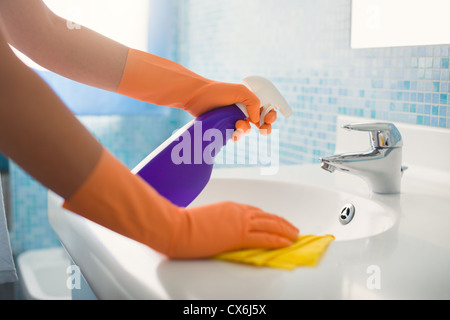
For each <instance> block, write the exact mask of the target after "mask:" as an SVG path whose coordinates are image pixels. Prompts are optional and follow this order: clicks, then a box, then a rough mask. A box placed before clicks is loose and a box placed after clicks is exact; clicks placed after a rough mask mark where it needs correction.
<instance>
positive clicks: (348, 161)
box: [320, 122, 406, 193]
mask: <svg viewBox="0 0 450 320" xmlns="http://www.w3.org/2000/svg"><path fill="white" fill-rule="evenodd" d="M343 128H345V129H348V130H357V131H367V132H369V136H370V144H371V148H370V149H369V150H368V151H366V152H359V153H342V154H337V155H333V156H330V157H325V158H321V159H320V161H321V163H322V169H324V170H327V171H329V172H334V170H336V169H338V170H340V171H344V172H348V173H352V174H355V175H358V176H360V177H361V178H363V179H364V180H365V181H366V182H367V183H368V184H369V186H370V187H371V190H372V191H373V192H375V193H399V192H400V185H401V181H400V180H401V178H402V174H403V171H404V170H406V167H402V147H403V140H402V136H401V134H400V132H399V131H398V129H397V127H396V126H395V125H393V124H392V123H384V122H382V123H380V122H378V123H358V124H348V125H345V126H344V127H343Z"/></svg>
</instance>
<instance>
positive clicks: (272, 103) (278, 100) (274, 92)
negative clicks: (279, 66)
mask: <svg viewBox="0 0 450 320" xmlns="http://www.w3.org/2000/svg"><path fill="white" fill-rule="evenodd" d="M242 82H243V83H244V84H245V85H246V86H247V87H248V88H250V89H251V90H252V91H253V93H254V94H255V95H256V96H257V97H258V98H259V100H260V101H261V106H262V107H263V111H262V112H261V118H260V122H259V124H260V125H263V124H264V117H265V116H266V115H267V114H268V113H269V111H270V110H272V109H278V110H280V112H281V113H282V114H283V116H284V117H285V118H289V117H290V116H291V115H292V108H291V107H290V106H289V104H288V103H287V101H286V99H284V97H283V96H282V95H281V93H280V91H278V89H277V88H276V87H275V85H274V84H273V83H272V82H271V81H270V80H268V79H266V78H264V77H260V76H249V77H246V78H244V79H243V80H242Z"/></svg>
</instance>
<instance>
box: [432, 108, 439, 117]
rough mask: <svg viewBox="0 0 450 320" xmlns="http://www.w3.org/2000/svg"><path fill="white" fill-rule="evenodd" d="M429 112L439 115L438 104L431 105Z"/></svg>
mask: <svg viewBox="0 0 450 320" xmlns="http://www.w3.org/2000/svg"><path fill="white" fill-rule="evenodd" d="M431 114H432V115H433V116H437V115H439V106H433V107H432V108H431Z"/></svg>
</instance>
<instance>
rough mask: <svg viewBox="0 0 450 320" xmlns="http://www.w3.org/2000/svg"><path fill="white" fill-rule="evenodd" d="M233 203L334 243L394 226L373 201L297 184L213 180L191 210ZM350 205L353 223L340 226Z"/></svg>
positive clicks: (387, 209) (382, 207)
mask: <svg viewBox="0 0 450 320" xmlns="http://www.w3.org/2000/svg"><path fill="white" fill-rule="evenodd" d="M226 200H230V201H234V202H238V203H246V204H249V205H253V206H256V207H259V208H261V209H263V210H265V211H266V212H270V213H274V214H276V215H279V216H281V217H284V218H285V219H287V220H288V221H290V222H291V223H292V224H294V225H295V226H296V227H297V228H299V229H300V233H301V234H315V235H324V234H332V235H334V236H335V238H336V241H344V240H354V239H361V238H366V237H371V236H374V235H377V234H380V233H382V232H384V231H386V230H388V229H390V228H391V227H392V226H393V225H394V223H395V214H394V211H393V209H392V208H390V207H388V206H387V205H384V204H382V203H380V202H377V201H375V200H371V199H366V198H363V197H360V196H356V195H352V194H349V193H345V192H339V191H334V190H331V189H327V188H321V187H316V186H312V185H304V184H303V185H302V184H298V183H288V182H277V181H275V182H274V181H268V180H250V179H226V178H225V179H213V180H211V181H210V182H209V184H208V186H207V188H205V190H203V192H202V193H201V194H200V196H199V197H198V198H197V199H196V200H195V201H194V202H193V203H192V204H191V206H200V205H205V204H209V203H214V202H220V201H226ZM347 204H352V205H353V206H354V208H355V214H354V217H353V219H352V220H351V221H350V222H349V223H348V224H346V225H343V224H341V222H340V221H339V216H340V213H341V209H342V208H343V207H344V206H345V205H347Z"/></svg>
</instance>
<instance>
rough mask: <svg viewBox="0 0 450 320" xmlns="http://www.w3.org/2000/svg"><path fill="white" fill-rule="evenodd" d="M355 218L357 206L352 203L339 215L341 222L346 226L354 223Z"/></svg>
mask: <svg viewBox="0 0 450 320" xmlns="http://www.w3.org/2000/svg"><path fill="white" fill-rule="evenodd" d="M354 216H355V206H354V205H353V204H351V203H347V204H346V205H345V206H344V207H343V208H342V209H341V212H340V213H339V222H340V223H341V224H343V225H346V224H348V223H350V221H352V219H353V217H354Z"/></svg>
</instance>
